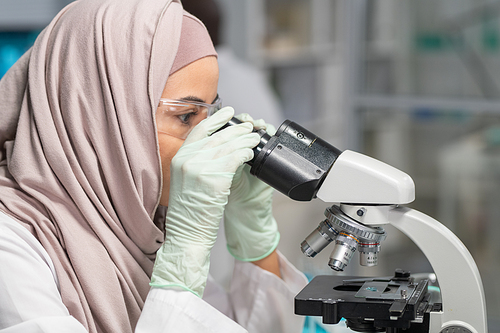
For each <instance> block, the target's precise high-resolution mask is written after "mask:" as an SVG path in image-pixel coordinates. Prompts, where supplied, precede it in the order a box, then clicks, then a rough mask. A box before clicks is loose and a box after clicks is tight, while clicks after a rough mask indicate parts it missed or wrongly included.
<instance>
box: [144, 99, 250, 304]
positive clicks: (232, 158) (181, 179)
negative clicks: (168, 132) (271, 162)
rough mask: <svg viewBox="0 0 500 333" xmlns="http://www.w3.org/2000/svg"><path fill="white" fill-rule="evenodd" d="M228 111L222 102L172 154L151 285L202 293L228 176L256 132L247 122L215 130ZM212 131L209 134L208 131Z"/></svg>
mask: <svg viewBox="0 0 500 333" xmlns="http://www.w3.org/2000/svg"><path fill="white" fill-rule="evenodd" d="M233 115H234V110H233V109H232V108H230V107H226V108H223V109H221V110H220V111H218V112H216V113H215V114H214V115H213V116H211V117H209V118H208V119H205V120H204V121H202V122H200V123H199V124H198V125H197V126H196V127H195V128H194V129H193V130H192V131H191V133H190V134H189V136H188V137H187V138H186V141H185V142H184V144H183V145H182V147H181V148H180V149H179V151H178V152H177V154H176V155H175V156H174V158H173V159H172V164H171V166H170V170H171V176H170V194H169V203H168V210H167V217H166V225H165V242H164V244H163V245H162V247H161V248H160V249H159V250H158V252H157V257H156V261H155V266H154V269H153V275H152V277H151V285H152V286H154V287H179V288H182V289H187V290H189V291H192V292H194V293H195V294H197V295H198V296H200V297H201V296H202V294H203V290H204V288H205V284H206V279H207V276H208V267H209V262H210V250H211V249H212V247H213V245H214V243H215V240H216V237H217V231H218V228H219V222H220V220H221V218H222V215H223V212H224V207H225V205H226V203H227V200H228V196H229V190H230V187H231V182H232V179H233V176H234V174H235V172H236V170H237V169H238V167H239V166H241V165H242V164H243V163H245V162H247V161H249V160H251V159H252V158H253V151H252V148H254V147H255V146H257V144H258V143H259V141H260V137H259V135H258V134H256V133H252V130H253V126H252V124H250V123H242V124H238V125H235V126H229V127H228V128H226V129H224V130H222V131H219V132H217V133H215V134H213V133H214V132H215V131H217V130H218V129H219V128H221V127H222V126H223V125H224V124H225V123H227V122H228V121H229V120H230V119H231V118H232V117H233ZM212 134H213V135H212Z"/></svg>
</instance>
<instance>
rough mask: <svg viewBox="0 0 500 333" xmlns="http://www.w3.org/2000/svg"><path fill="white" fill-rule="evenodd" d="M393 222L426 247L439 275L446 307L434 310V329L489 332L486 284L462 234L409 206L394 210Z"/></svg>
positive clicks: (432, 316)
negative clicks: (465, 328)
mask: <svg viewBox="0 0 500 333" xmlns="http://www.w3.org/2000/svg"><path fill="white" fill-rule="evenodd" d="M389 223H390V224H392V225H393V226H394V227H396V228H397V229H399V230H400V231H402V232H403V233H404V234H405V235H407V236H408V237H409V238H410V239H411V240H412V241H413V242H414V243H415V244H416V245H417V246H418V247H419V248H420V250H422V252H423V253H424V255H425V256H426V257H427V259H428V260H429V262H430V264H431V265H432V268H433V270H434V273H435V274H436V276H437V279H438V282H439V287H440V289H441V298H442V304H443V311H442V312H437V313H434V312H433V313H431V328H430V332H443V331H442V330H443V329H445V328H450V331H451V328H452V327H453V326H454V325H456V326H458V327H462V326H463V327H467V328H468V329H469V330H470V331H471V332H473V333H487V332H488V330H487V323H486V306H485V304H486V303H485V300H484V290H483V284H482V281H481V278H480V275H479V271H478V269H477V266H476V263H475V262H474V259H473V258H472V256H471V254H470V253H469V251H468V250H467V249H466V247H465V246H464V245H463V243H462V242H461V241H460V240H459V239H458V237H457V236H455V234H454V233H452V232H451V231H450V230H449V229H448V228H446V227H445V226H444V225H443V224H441V223H439V222H438V221H436V220H435V219H433V218H431V217H429V216H427V215H425V214H423V213H421V212H419V211H416V210H413V209H409V208H406V207H397V208H394V209H392V210H390V211H389ZM445 332H447V331H445ZM451 332H452V331H451ZM459 332H461V331H459Z"/></svg>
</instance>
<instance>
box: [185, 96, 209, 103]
mask: <svg viewBox="0 0 500 333" xmlns="http://www.w3.org/2000/svg"><path fill="white" fill-rule="evenodd" d="M180 100H181V101H188V102H198V103H205V101H204V100H202V99H201V98H199V97H196V96H193V95H189V96H186V97H182V98H180Z"/></svg>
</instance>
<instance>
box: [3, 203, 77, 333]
mask: <svg viewBox="0 0 500 333" xmlns="http://www.w3.org/2000/svg"><path fill="white" fill-rule="evenodd" d="M56 281H57V277H56V275H55V269H54V267H53V265H52V261H51V260H50V258H49V256H48V254H47V252H46V251H45V250H44V249H43V247H42V246H41V245H40V243H39V242H38V241H37V240H36V238H35V237H33V235H31V234H30V233H29V232H28V231H27V230H26V229H24V228H23V227H22V226H20V225H19V224H18V223H17V222H15V221H13V220H11V219H10V218H8V217H7V216H6V215H4V214H2V213H1V212H0V333H25V332H33V333H49V332H50V333H63V332H64V333H66V332H67V333H70V332H71V333H85V332H87V331H86V329H85V327H84V326H83V325H82V324H81V323H80V322H79V321H77V320H76V319H75V318H74V317H72V316H70V314H69V312H68V310H67V308H66V307H65V306H64V304H63V302H62V300H61V296H60V293H59V290H58V287H57V282H56Z"/></svg>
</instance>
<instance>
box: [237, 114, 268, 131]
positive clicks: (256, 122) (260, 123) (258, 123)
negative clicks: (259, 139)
mask: <svg viewBox="0 0 500 333" xmlns="http://www.w3.org/2000/svg"><path fill="white" fill-rule="evenodd" d="M234 117H235V118H236V119H238V120H239V121H242V122H245V123H251V124H252V125H253V128H254V129H256V130H260V129H264V130H265V129H266V122H265V121H264V120H263V119H253V118H252V116H250V115H249V114H248V113H241V114H239V115H236V116H234Z"/></svg>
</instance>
